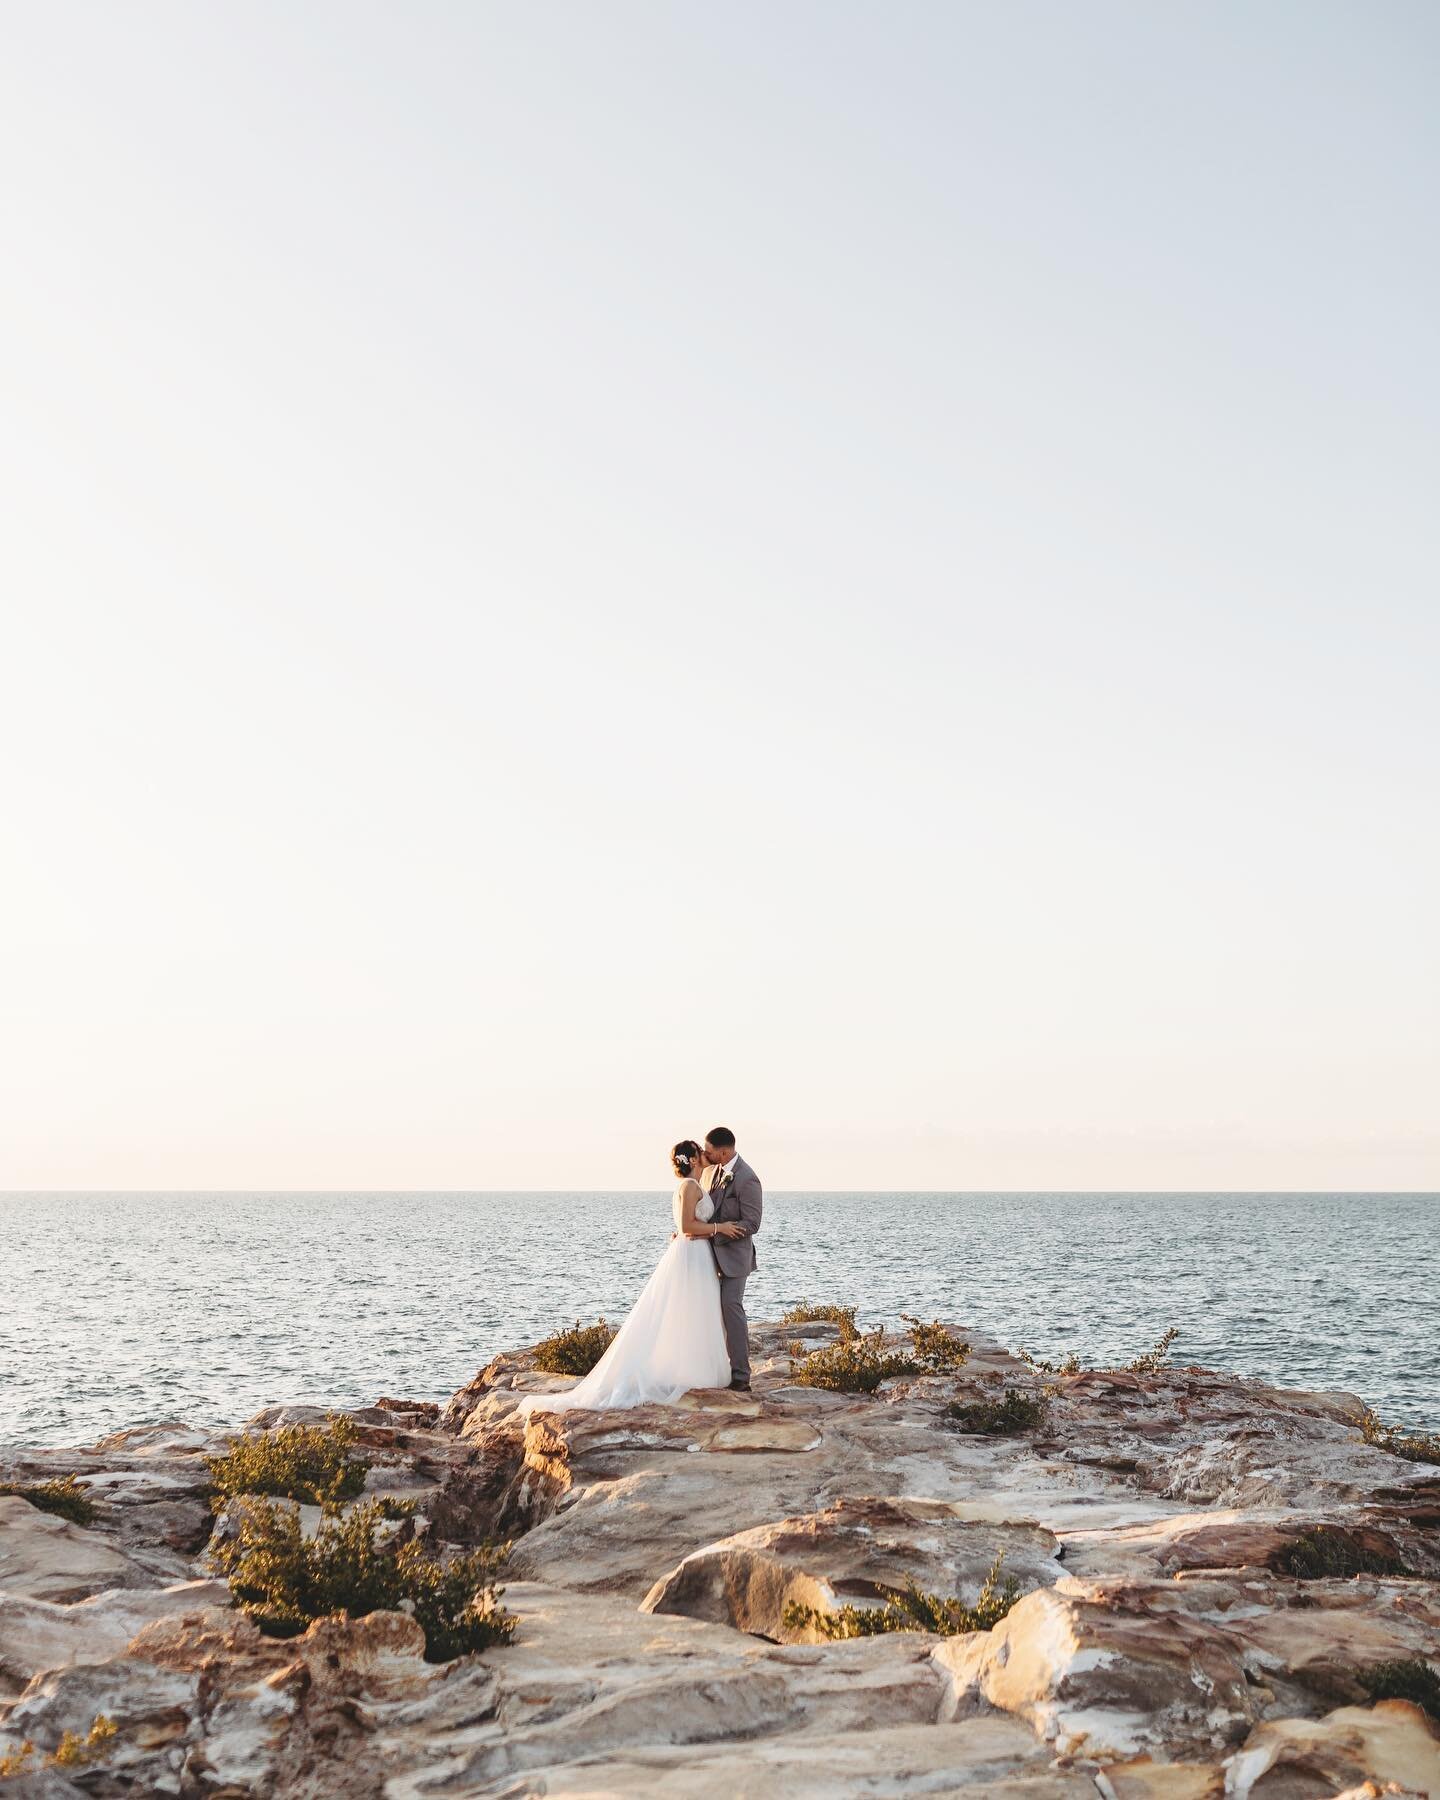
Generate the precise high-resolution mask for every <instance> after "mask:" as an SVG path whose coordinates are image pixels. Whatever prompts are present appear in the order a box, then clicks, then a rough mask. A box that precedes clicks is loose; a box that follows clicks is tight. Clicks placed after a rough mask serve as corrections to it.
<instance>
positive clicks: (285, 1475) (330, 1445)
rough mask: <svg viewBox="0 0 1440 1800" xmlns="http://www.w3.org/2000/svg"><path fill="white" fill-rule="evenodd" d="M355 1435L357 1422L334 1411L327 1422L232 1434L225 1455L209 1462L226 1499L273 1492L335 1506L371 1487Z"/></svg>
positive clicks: (317, 1504)
mask: <svg viewBox="0 0 1440 1800" xmlns="http://www.w3.org/2000/svg"><path fill="white" fill-rule="evenodd" d="M355 1438H356V1431H355V1421H354V1420H353V1419H347V1418H346V1417H345V1415H344V1414H343V1413H331V1414H330V1416H329V1418H327V1419H326V1421H325V1423H324V1424H323V1425H282V1426H281V1427H280V1429H279V1430H278V1431H253V1432H247V1433H246V1435H245V1436H244V1437H237V1438H230V1439H229V1440H228V1442H229V1445H230V1448H229V1450H228V1451H227V1452H226V1453H225V1455H224V1456H207V1457H206V1458H205V1462H206V1466H207V1467H208V1468H209V1470H210V1473H211V1475H212V1476H213V1477H214V1480H215V1486H216V1489H217V1491H218V1493H219V1496H220V1498H221V1499H222V1500H229V1499H233V1498H234V1496H235V1495H237V1494H269V1495H272V1496H273V1497H275V1498H277V1499H281V1500H299V1501H301V1502H303V1503H304V1504H306V1505H308V1506H323V1507H326V1508H333V1507H336V1506H338V1505H339V1504H340V1503H341V1501H342V1500H353V1499H354V1498H355V1497H356V1495H357V1494H359V1493H360V1492H361V1491H362V1489H363V1488H364V1486H365V1465H364V1463H363V1462H352V1461H351V1460H350V1450H351V1447H352V1446H353V1444H354V1442H355Z"/></svg>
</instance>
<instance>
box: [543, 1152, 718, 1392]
mask: <svg viewBox="0 0 1440 1800" xmlns="http://www.w3.org/2000/svg"><path fill="white" fill-rule="evenodd" d="M684 1187H685V1184H684V1183H683V1182H682V1183H681V1184H680V1186H679V1187H677V1188H676V1190H675V1198H674V1200H673V1202H672V1203H671V1211H672V1214H673V1217H674V1220H675V1229H676V1231H677V1232H678V1231H679V1229H680V1220H681V1217H682V1216H683V1206H684V1203H683V1201H682V1198H681V1196H682V1194H683V1192H684ZM714 1213H715V1206H714V1203H713V1201H712V1200H711V1198H710V1196H709V1195H708V1194H706V1193H702V1194H701V1195H700V1198H699V1200H698V1201H697V1202H696V1205H695V1217H696V1218H697V1219H698V1220H699V1221H700V1223H701V1224H702V1225H708V1224H709V1222H710V1220H711V1218H713V1216H714ZM729 1385H730V1352H729V1351H728V1350H727V1349H726V1348H725V1327H724V1325H723V1324H722V1323H721V1319H720V1282H719V1279H718V1277H717V1275H716V1270H715V1258H714V1257H713V1256H712V1255H711V1254H710V1245H709V1242H708V1241H707V1240H706V1239H704V1238H686V1237H675V1238H672V1239H671V1241H670V1243H669V1245H668V1246H667V1248H666V1251H665V1254H664V1255H663V1256H662V1257H661V1258H660V1261H659V1262H658V1263H657V1264H656V1265H655V1273H654V1274H653V1275H652V1276H651V1277H650V1279H649V1280H648V1281H647V1282H646V1283H645V1286H644V1288H643V1289H642V1290H641V1294H640V1298H639V1299H638V1300H637V1301H636V1302H635V1304H634V1306H633V1307H631V1309H630V1316H629V1318H627V1319H626V1321H625V1323H624V1324H623V1325H622V1326H621V1327H620V1330H619V1332H618V1333H617V1335H616V1338H615V1341H614V1342H613V1343H612V1344H611V1346H610V1348H609V1349H608V1350H607V1351H606V1352H605V1354H604V1355H603V1356H602V1357H601V1358H600V1360H599V1362H598V1363H596V1365H595V1367H594V1368H593V1369H592V1370H591V1371H590V1373H589V1374H588V1375H586V1376H584V1377H583V1378H582V1379H581V1380H580V1381H578V1382H577V1383H576V1384H575V1386H574V1387H572V1388H566V1389H565V1391H564V1392H563V1393H559V1394H529V1395H527V1396H526V1398H525V1399H524V1400H522V1401H521V1403H520V1406H519V1411H521V1412H523V1413H531V1412H563V1411H566V1410H567V1409H569V1408H570V1407H576V1406H584V1407H595V1408H601V1407H614V1406H645V1405H648V1404H653V1403H659V1404H662V1405H668V1404H669V1403H670V1402H672V1401H675V1400H678V1399H679V1398H680V1396H681V1395H682V1394H687V1393H689V1391H690V1389H691V1388H723V1387H729Z"/></svg>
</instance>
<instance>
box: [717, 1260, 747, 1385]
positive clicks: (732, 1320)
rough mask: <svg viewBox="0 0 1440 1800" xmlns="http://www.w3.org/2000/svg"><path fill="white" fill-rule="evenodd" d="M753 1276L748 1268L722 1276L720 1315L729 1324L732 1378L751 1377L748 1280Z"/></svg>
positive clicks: (727, 1333)
mask: <svg viewBox="0 0 1440 1800" xmlns="http://www.w3.org/2000/svg"><path fill="white" fill-rule="evenodd" d="M749 1279H750V1271H749V1270H748V1269H747V1270H746V1271H745V1273H744V1274H743V1275H722V1276H721V1277H720V1317H721V1319H722V1321H723V1322H724V1325H725V1348H726V1349H727V1350H728V1351H729V1352H730V1378H731V1380H732V1381H748V1380H749V1379H750V1322H749V1320H748V1319H747V1318H746V1317H745V1283H746V1282H747V1281H748V1280H749Z"/></svg>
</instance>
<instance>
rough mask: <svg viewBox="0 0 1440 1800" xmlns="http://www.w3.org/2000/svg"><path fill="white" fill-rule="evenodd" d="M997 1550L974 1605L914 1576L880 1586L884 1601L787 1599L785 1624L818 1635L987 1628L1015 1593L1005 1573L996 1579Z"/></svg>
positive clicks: (1017, 1591)
mask: <svg viewBox="0 0 1440 1800" xmlns="http://www.w3.org/2000/svg"><path fill="white" fill-rule="evenodd" d="M1004 1560H1005V1553H1004V1551H1003V1550H1002V1551H1001V1553H1000V1554H999V1556H997V1557H996V1558H995V1561H994V1562H993V1563H992V1564H991V1565H990V1572H989V1573H988V1574H987V1575H986V1577H985V1584H984V1586H983V1587H982V1588H981V1589H980V1597H979V1599H978V1600H976V1602H975V1604H974V1606H966V1605H965V1603H964V1602H963V1601H962V1600H957V1599H950V1598H947V1597H945V1596H944V1595H941V1594H927V1593H926V1592H925V1591H924V1590H923V1589H922V1588H921V1587H919V1586H918V1585H917V1583H916V1582H914V1581H907V1582H906V1583H905V1585H904V1587H903V1588H887V1589H885V1590H884V1591H885V1604H884V1605H883V1606H839V1607H836V1608H835V1609H834V1610H833V1611H831V1612H821V1611H820V1610H819V1609H818V1608H817V1607H814V1606H801V1605H799V1604H798V1603H797V1602H795V1601H793V1600H792V1601H791V1603H790V1604H789V1606H787V1607H786V1608H785V1624H786V1626H787V1627H788V1628H789V1629H790V1630H792V1631H805V1630H811V1631H818V1632H819V1633H820V1635H821V1636H822V1637H825V1638H830V1639H832V1640H834V1639H837V1638H857V1637H876V1636H878V1635H879V1634H880V1633H881V1632H887V1631H933V1632H936V1633H938V1634H939V1635H940V1636H941V1637H959V1636H960V1635H961V1634H962V1633H964V1632H967V1631H989V1630H990V1629H991V1628H992V1627H993V1626H996V1625H998V1624H999V1623H1000V1621H1001V1620H1002V1619H1003V1618H1004V1617H1005V1615H1006V1613H1008V1612H1009V1610H1010V1608H1011V1607H1012V1606H1013V1605H1014V1604H1015V1602H1016V1601H1017V1600H1018V1599H1019V1598H1020V1585H1019V1583H1018V1582H1017V1581H1016V1580H1015V1578H1014V1576H1013V1575H1012V1576H1008V1577H1007V1578H1006V1581H1005V1585H1004V1587H1001V1585H1000V1565H1001V1564H1002V1563H1003V1562H1004Z"/></svg>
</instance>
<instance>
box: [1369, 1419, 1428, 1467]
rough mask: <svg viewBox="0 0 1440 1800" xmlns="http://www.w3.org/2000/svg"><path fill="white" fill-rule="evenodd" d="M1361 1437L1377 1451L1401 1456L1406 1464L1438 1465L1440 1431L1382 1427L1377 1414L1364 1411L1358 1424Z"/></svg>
mask: <svg viewBox="0 0 1440 1800" xmlns="http://www.w3.org/2000/svg"><path fill="white" fill-rule="evenodd" d="M1360 1431H1361V1435H1362V1436H1363V1437H1364V1439H1365V1442H1366V1443H1367V1444H1373V1445H1374V1446H1375V1448H1376V1449H1377V1450H1388V1451H1389V1452H1390V1454H1391V1456H1403V1457H1404V1458H1405V1460H1406V1461H1407V1462H1418V1463H1436V1464H1440V1431H1401V1430H1399V1429H1398V1428H1397V1427H1396V1426H1394V1425H1384V1424H1382V1423H1381V1422H1380V1418H1379V1416H1378V1414H1376V1413H1373V1412H1370V1411H1369V1410H1367V1411H1366V1414H1365V1417H1364V1419H1363V1420H1362V1421H1361V1424H1360Z"/></svg>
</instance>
